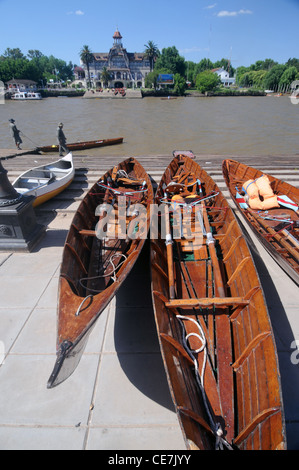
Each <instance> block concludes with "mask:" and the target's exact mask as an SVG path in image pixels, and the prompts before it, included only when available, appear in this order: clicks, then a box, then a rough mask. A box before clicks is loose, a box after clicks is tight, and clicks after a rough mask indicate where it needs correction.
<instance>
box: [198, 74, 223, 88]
mask: <svg viewBox="0 0 299 470" xmlns="http://www.w3.org/2000/svg"><path fill="white" fill-rule="evenodd" d="M220 83H221V80H220V77H218V75H217V74H216V73H214V72H212V71H211V70H205V71H204V72H201V73H199V74H198V75H197V77H196V88H197V90H198V91H199V92H200V93H205V92H206V91H213V90H215V88H217V87H218V86H219V85H220Z"/></svg>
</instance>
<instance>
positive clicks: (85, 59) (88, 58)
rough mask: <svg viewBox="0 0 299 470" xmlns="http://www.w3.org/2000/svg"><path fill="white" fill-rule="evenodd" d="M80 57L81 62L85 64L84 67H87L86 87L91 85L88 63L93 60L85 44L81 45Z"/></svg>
mask: <svg viewBox="0 0 299 470" xmlns="http://www.w3.org/2000/svg"><path fill="white" fill-rule="evenodd" d="M80 59H81V60H82V62H83V64H85V65H86V68H87V76H88V84H87V88H88V87H90V86H91V80H90V71H89V64H91V62H93V61H94V56H93V54H92V52H91V50H90V49H89V47H88V46H87V45H85V46H83V48H82V49H81V52H80Z"/></svg>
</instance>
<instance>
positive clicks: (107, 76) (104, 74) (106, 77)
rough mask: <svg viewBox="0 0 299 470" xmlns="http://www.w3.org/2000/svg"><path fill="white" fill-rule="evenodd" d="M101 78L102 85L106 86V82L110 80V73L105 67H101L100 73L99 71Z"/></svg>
mask: <svg viewBox="0 0 299 470" xmlns="http://www.w3.org/2000/svg"><path fill="white" fill-rule="evenodd" d="M101 78H102V80H103V83H104V86H105V87H106V86H108V82H109V80H110V78H111V77H110V73H109V72H108V70H107V67H103V70H102V73H101Z"/></svg>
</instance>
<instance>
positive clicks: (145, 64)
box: [81, 28, 150, 88]
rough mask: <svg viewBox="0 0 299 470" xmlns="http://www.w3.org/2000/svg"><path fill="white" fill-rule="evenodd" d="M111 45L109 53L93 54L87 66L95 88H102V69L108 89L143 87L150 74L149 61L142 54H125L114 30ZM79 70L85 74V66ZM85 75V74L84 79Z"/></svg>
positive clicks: (118, 34) (120, 40) (119, 38)
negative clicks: (107, 79) (92, 58)
mask: <svg viewBox="0 0 299 470" xmlns="http://www.w3.org/2000/svg"><path fill="white" fill-rule="evenodd" d="M112 38H113V45H112V47H111V49H110V50H109V52H93V53H92V55H93V57H94V60H93V61H92V62H91V63H90V64H89V70H90V75H91V80H92V82H93V86H94V87H95V88H104V87H105V84H104V81H103V79H102V71H103V69H104V70H105V71H106V72H108V73H109V76H110V79H109V81H108V87H109V88H137V87H138V88H140V87H144V81H145V77H146V75H147V74H148V73H149V72H150V63H149V59H148V58H147V57H146V54H145V53H144V52H127V50H126V49H125V48H124V46H123V42H122V39H123V37H122V35H121V33H120V31H119V30H118V28H116V30H115V32H114V34H113V36H112ZM81 68H83V69H84V70H85V72H87V67H86V65H85V64H83V63H82V64H81ZM106 75H107V74H106ZM86 76H87V73H85V77H86Z"/></svg>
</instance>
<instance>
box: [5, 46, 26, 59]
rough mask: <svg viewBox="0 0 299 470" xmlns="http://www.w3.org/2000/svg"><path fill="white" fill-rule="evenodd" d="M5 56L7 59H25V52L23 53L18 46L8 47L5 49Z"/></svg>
mask: <svg viewBox="0 0 299 470" xmlns="http://www.w3.org/2000/svg"><path fill="white" fill-rule="evenodd" d="M3 56H4V57H5V58H7V59H25V56H24V54H23V53H22V51H21V49H19V48H18V47H16V48H14V49H11V48H10V47H8V48H7V49H6V50H5V51H4V54H3Z"/></svg>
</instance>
